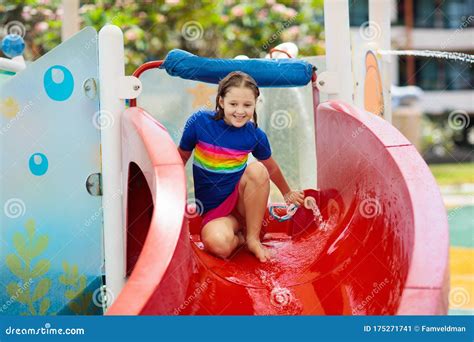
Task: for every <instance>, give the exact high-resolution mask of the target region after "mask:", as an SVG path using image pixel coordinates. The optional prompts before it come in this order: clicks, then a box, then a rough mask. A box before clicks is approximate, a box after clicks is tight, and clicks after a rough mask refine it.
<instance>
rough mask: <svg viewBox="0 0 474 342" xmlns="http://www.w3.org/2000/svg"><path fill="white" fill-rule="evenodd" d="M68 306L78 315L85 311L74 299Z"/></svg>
mask: <svg viewBox="0 0 474 342" xmlns="http://www.w3.org/2000/svg"><path fill="white" fill-rule="evenodd" d="M68 306H69V308H70V309H71V311H72V312H74V313H75V314H76V315H80V314H81V313H83V312H82V309H81V306H80V305H79V304H77V303H76V302H74V301H71V302H69V303H68Z"/></svg>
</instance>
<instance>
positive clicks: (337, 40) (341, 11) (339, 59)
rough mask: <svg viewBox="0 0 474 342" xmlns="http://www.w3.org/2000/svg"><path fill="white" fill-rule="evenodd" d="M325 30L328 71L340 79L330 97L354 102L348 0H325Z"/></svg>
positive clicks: (329, 94)
mask: <svg viewBox="0 0 474 342" xmlns="http://www.w3.org/2000/svg"><path fill="white" fill-rule="evenodd" d="M324 32H325V37H326V68H327V72H329V73H330V74H329V75H331V74H332V73H335V74H337V77H336V78H335V79H337V81H338V82H337V83H338V84H337V92H331V93H328V96H329V99H341V100H344V101H346V102H348V103H351V104H352V103H353V93H354V84H353V83H354V81H353V76H352V60H351V56H352V55H351V39H350V26H349V2H348V0H324ZM330 79H331V78H330ZM328 86H329V85H328Z"/></svg>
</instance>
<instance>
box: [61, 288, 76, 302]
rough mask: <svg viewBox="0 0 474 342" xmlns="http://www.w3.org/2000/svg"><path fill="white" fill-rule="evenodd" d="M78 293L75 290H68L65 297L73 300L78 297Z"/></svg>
mask: <svg viewBox="0 0 474 342" xmlns="http://www.w3.org/2000/svg"><path fill="white" fill-rule="evenodd" d="M76 294H77V293H76V291H74V290H66V292H65V293H64V296H65V297H66V298H67V299H69V300H73V299H74V297H76Z"/></svg>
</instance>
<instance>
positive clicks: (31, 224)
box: [25, 219, 36, 240]
mask: <svg viewBox="0 0 474 342" xmlns="http://www.w3.org/2000/svg"><path fill="white" fill-rule="evenodd" d="M35 225H36V224H35V220H33V219H29V220H28V221H26V223H25V228H26V233H27V234H28V238H29V239H30V240H33V236H34V235H35Z"/></svg>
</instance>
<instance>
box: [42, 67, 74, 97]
mask: <svg viewBox="0 0 474 342" xmlns="http://www.w3.org/2000/svg"><path fill="white" fill-rule="evenodd" d="M43 84H44V89H45V91H46V94H48V96H49V97H50V98H51V99H52V100H55V101H64V100H67V99H68V98H69V97H70V96H71V94H72V91H73V90H74V78H73V77H72V74H71V72H70V71H69V69H68V68H66V67H64V66H62V65H54V66H52V67H51V68H49V69H48V70H46V72H45V73H44V77H43Z"/></svg>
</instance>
